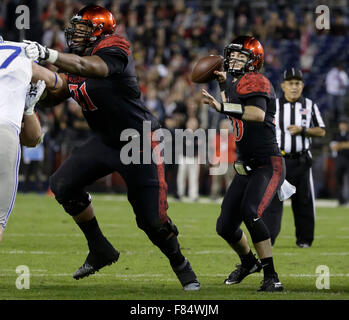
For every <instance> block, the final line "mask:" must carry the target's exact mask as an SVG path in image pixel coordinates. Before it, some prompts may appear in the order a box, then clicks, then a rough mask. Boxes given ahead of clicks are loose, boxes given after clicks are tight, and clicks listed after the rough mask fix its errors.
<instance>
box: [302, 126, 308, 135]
mask: <svg viewBox="0 0 349 320" xmlns="http://www.w3.org/2000/svg"><path fill="white" fill-rule="evenodd" d="M306 133H307V128H306V127H302V137H305V135H306Z"/></svg>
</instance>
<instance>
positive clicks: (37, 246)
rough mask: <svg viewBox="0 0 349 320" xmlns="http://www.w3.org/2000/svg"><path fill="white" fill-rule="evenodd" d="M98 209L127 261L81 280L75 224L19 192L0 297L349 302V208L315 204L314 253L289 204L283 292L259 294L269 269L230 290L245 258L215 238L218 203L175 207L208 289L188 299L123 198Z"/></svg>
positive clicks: (277, 253)
mask: <svg viewBox="0 0 349 320" xmlns="http://www.w3.org/2000/svg"><path fill="white" fill-rule="evenodd" d="M93 204H94V207H95V210H96V215H97V218H98V220H99V224H100V226H101V228H102V231H103V232H104V234H105V236H106V237H107V238H108V239H109V241H110V242H111V243H112V244H113V245H114V246H115V248H116V249H118V250H119V251H120V252H121V255H120V259H119V261H118V262H117V263H116V264H113V265H112V266H108V267H105V268H104V269H102V270H100V272H98V273H96V274H94V275H92V276H90V277H88V278H85V279H82V280H79V281H77V280H74V279H73V278H72V274H73V272H74V271H75V270H76V269H77V268H78V267H79V266H80V265H81V264H82V263H83V262H84V260H85V258H86V255H87V252H88V249H87V245H86V241H85V238H84V237H83V235H82V233H81V232H80V230H79V229H78V227H77V226H76V225H75V224H74V223H73V220H72V219H71V217H69V216H68V215H67V214H66V213H64V211H63V210H62V208H61V207H60V206H59V205H58V204H57V203H56V201H55V200H54V198H51V197H48V196H46V195H42V196H40V195H35V194H28V195H22V194H18V195H17V199H16V203H15V207H14V210H13V212H12V214H11V217H10V220H9V223H8V226H7V228H6V231H5V234H4V240H3V242H2V243H1V244H0V300H4V299H40V300H41V299H50V300H52V299H59V300H65V299H70V300H71V299H73V300H74V299H94V300H96V299H104V300H109V299H113V300H145V299H146V300H247V299H253V300H256V299H257V300H259V299H263V300H264V299H267V300H269V299H274V300H275V299H282V300H295V299H297V300H314V299H323V300H331V299H335V300H344V299H349V208H335V207H332V208H331V207H318V208H317V217H316V236H315V237H316V240H315V241H314V244H313V247H311V248H307V249H300V248H298V247H296V245H295V238H294V225H293V217H292V215H291V211H290V208H289V207H288V206H286V207H285V210H284V218H283V224H282V231H281V234H280V236H279V238H278V240H277V242H276V244H275V246H274V261H275V265H276V269H277V272H278V273H279V278H280V280H281V281H282V282H283V285H284V287H285V289H286V290H285V291H284V292H282V293H258V292H256V290H257V289H258V288H259V286H260V281H261V280H262V272H261V273H260V274H252V275H250V276H249V277H247V278H246V279H245V280H244V281H243V282H242V283H240V284H237V285H231V286H227V285H223V280H224V279H225V277H226V275H227V274H229V273H230V272H231V271H232V270H233V268H235V264H237V263H239V259H238V258H237V256H236V255H235V254H233V253H232V251H231V249H230V247H229V246H228V245H227V244H226V243H225V242H224V241H223V240H222V239H221V238H220V237H219V236H218V235H217V234H216V231H215V225H216V219H217V216H218V215H219V208H220V205H219V203H211V202H209V201H206V202H204V203H202V202H200V203H183V202H175V201H170V202H169V205H170V207H169V211H168V214H169V216H170V217H171V218H172V220H173V221H174V222H175V223H176V225H177V227H178V229H179V231H180V236H179V240H180V243H181V247H182V251H183V253H184V255H185V256H187V257H188V258H189V260H190V262H191V264H192V266H193V268H194V270H195V272H196V274H197V276H198V278H199V280H200V282H201V284H202V289H201V291H199V292H192V293H190V292H183V290H182V288H181V286H180V284H179V282H178V280H177V279H176V277H175V275H174V274H173V272H172V270H171V268H170V266H169V263H168V261H167V259H166V258H165V257H164V256H163V255H162V254H161V253H160V251H159V250H158V249H157V248H156V247H155V246H153V245H152V244H151V242H150V241H149V240H148V238H147V237H146V235H145V234H144V233H143V232H142V231H141V230H139V229H138V228H137V226H136V222H135V219H134V215H133V212H132V209H131V206H130V205H129V203H128V202H127V201H126V197H124V196H113V195H94V196H93ZM23 265H24V266H26V267H28V268H29V272H30V273H29V274H30V276H29V277H27V278H26V279H27V280H28V281H29V282H28V281H27V282H25V281H24V280H23V278H21V276H23V275H22V274H21V273H20V270H17V271H18V273H16V269H17V267H19V266H23ZM322 265H324V266H327V267H328V269H329V273H330V277H329V282H328V283H327V284H328V285H329V288H328V289H326V288H323V289H320V288H321V285H322V287H323V286H324V284H326V281H325V280H323V279H322V278H318V276H319V274H317V273H316V270H317V267H318V266H322ZM318 271H319V270H318ZM18 277H19V278H18ZM21 279H22V280H21ZM16 283H17V285H18V284H22V285H24V284H25V283H26V284H29V289H18V288H17V286H16ZM317 286H318V287H320V288H317Z"/></svg>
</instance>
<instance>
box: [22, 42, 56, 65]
mask: <svg viewBox="0 0 349 320" xmlns="http://www.w3.org/2000/svg"><path fill="white" fill-rule="evenodd" d="M23 42H24V43H27V44H28V45H27V46H26V47H25V49H24V50H25V54H26V55H27V57H28V58H29V59H31V60H34V61H42V60H44V61H47V62H50V63H55V62H56V60H57V58H58V51H57V50H52V49H49V48H47V47H44V46H43V45H41V44H40V43H37V42H35V41H29V40H23Z"/></svg>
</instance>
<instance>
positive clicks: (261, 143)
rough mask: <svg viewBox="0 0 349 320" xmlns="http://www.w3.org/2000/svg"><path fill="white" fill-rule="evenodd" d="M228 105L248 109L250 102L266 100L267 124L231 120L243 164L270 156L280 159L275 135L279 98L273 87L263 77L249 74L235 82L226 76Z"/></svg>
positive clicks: (228, 75) (265, 122)
mask: <svg viewBox="0 0 349 320" xmlns="http://www.w3.org/2000/svg"><path fill="white" fill-rule="evenodd" d="M225 95H226V99H227V102H230V103H236V104H243V105H248V103H249V101H251V99H252V100H253V99H254V98H256V97H262V98H264V99H266V110H264V108H263V107H261V106H259V105H256V106H257V107H260V108H262V109H263V110H264V112H265V119H264V122H252V121H244V120H239V119H235V118H233V117H229V118H230V119H231V120H232V126H233V130H234V137H235V142H236V146H237V150H238V155H239V159H240V160H244V161H247V160H251V159H264V158H267V157H269V156H274V155H281V153H280V150H279V147H278V144H277V141H276V131H275V111H276V96H275V91H274V88H273V86H272V85H271V83H270V82H269V80H268V79H267V78H265V77H264V76H263V75H262V74H260V73H256V72H254V73H247V74H245V75H244V76H242V77H241V78H239V79H238V80H236V81H235V82H234V80H233V77H232V76H231V75H230V74H227V89H226V90H225Z"/></svg>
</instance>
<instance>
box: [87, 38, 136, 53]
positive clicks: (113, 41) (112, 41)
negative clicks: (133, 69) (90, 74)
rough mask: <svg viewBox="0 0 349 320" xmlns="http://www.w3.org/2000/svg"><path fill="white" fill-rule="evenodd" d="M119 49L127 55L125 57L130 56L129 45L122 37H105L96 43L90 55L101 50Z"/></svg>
mask: <svg viewBox="0 0 349 320" xmlns="http://www.w3.org/2000/svg"><path fill="white" fill-rule="evenodd" d="M113 47H116V48H119V49H121V50H123V51H125V52H126V53H127V55H129V54H130V43H129V42H128V41H127V40H126V39H125V38H123V37H120V36H118V35H112V36H107V37H105V38H104V39H102V40H101V41H99V42H98V43H97V45H96V46H95V47H94V48H93V50H92V53H91V55H93V54H94V53H95V52H97V51H98V50H101V49H103V48H113Z"/></svg>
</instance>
